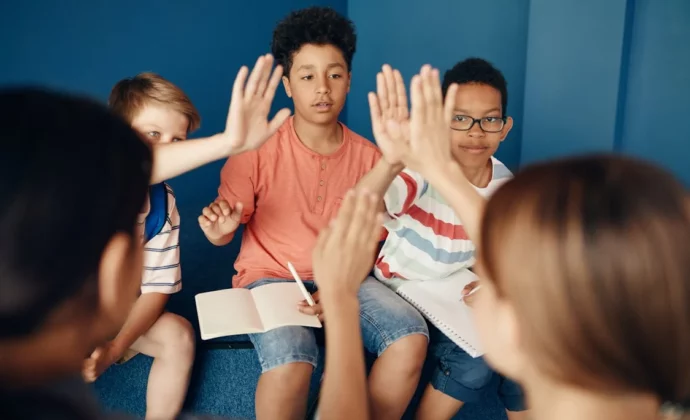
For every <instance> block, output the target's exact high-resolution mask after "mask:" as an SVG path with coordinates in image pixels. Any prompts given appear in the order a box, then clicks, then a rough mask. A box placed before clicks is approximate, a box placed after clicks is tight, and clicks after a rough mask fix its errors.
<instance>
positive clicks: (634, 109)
mask: <svg viewBox="0 0 690 420" xmlns="http://www.w3.org/2000/svg"><path fill="white" fill-rule="evenodd" d="M629 63H630V67H629V78H628V80H627V100H626V101H625V112H624V115H625V118H624V123H623V138H622V141H621V145H620V150H621V151H623V152H625V153H630V154H634V155H637V156H642V157H645V158H648V159H651V160H654V161H656V162H657V163H659V164H661V165H664V166H665V167H667V168H668V169H670V170H672V171H674V172H675V173H676V174H677V175H678V176H680V177H681V178H682V180H683V181H684V182H685V184H686V185H688V186H690V129H688V121H690V2H689V1H687V0H664V1H656V0H636V1H635V10H634V25H633V31H632V39H631V48H630V59H629Z"/></svg>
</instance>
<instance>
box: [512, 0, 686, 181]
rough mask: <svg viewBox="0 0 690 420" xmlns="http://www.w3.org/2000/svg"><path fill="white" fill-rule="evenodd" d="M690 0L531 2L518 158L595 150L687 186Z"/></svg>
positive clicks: (527, 160)
mask: <svg viewBox="0 0 690 420" xmlns="http://www.w3.org/2000/svg"><path fill="white" fill-rule="evenodd" d="M688 40H690V2H688V1H687V0H654V1H652V0H606V1H600V0H586V1H582V0H559V1H553V0H532V1H531V4H530V13H529V36H528V41H527V69H526V82H525V97H524V98H525V105H524V112H525V113H524V121H523V124H524V125H523V133H522V155H521V164H526V163H530V162H533V161H537V160H542V159H549V158H555V157H560V156H565V155H572V154H580V153H586V152H593V151H604V152H610V151H615V152H621V153H626V154H632V155H635V156H639V157H643V158H646V159H650V160H653V161H656V162H657V163H660V164H661V165H663V166H664V167H666V168H667V169H669V170H671V171H673V172H674V173H675V174H676V175H677V176H678V177H680V178H681V179H682V180H683V181H684V182H685V183H686V185H688V186H690V164H689V163H688V159H690V134H689V133H690V131H688V129H687V128H686V127H685V124H683V122H684V121H687V118H688V117H687V116H688V115H689V114H690V48H689V47H688Z"/></svg>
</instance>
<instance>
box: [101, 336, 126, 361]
mask: <svg viewBox="0 0 690 420" xmlns="http://www.w3.org/2000/svg"><path fill="white" fill-rule="evenodd" d="M103 347H104V348H103V350H104V351H105V352H106V356H107V358H108V359H110V360H118V359H119V358H120V357H122V355H123V354H125V351H127V349H128V348H129V346H125V345H124V343H123V342H122V341H121V340H118V337H115V339H113V340H112V341H109V342H108V343H106V345H105V346H103Z"/></svg>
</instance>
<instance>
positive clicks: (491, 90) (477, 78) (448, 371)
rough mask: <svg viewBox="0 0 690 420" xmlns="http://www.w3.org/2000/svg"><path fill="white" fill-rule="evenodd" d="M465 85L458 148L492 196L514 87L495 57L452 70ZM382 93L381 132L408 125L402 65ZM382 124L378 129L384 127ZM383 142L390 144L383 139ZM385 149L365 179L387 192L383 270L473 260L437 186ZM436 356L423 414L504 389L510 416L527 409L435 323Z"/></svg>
mask: <svg viewBox="0 0 690 420" xmlns="http://www.w3.org/2000/svg"><path fill="white" fill-rule="evenodd" d="M452 83H456V84H458V85H459V87H458V90H457V96H456V98H455V108H454V111H453V112H454V114H453V120H452V123H451V127H450V128H451V129H452V137H451V139H452V151H451V153H452V156H453V158H454V159H455V160H456V161H457V162H458V164H459V165H460V167H461V168H462V170H463V172H464V173H465V176H466V177H467V179H468V180H469V181H470V182H471V183H472V184H473V185H474V186H475V188H476V189H477V191H479V193H480V194H482V195H484V196H485V197H488V196H489V195H491V194H492V193H493V192H494V191H495V190H496V189H497V188H498V187H499V186H500V185H501V184H503V183H504V182H506V181H507V180H508V179H510V177H512V173H511V172H510V171H509V170H508V168H506V166H505V165H504V164H502V163H501V162H500V161H498V159H496V158H495V157H493V155H494V153H495V152H496V150H497V149H498V146H499V145H500V144H501V142H502V141H503V140H504V139H505V138H506V136H507V135H508V132H509V131H510V129H511V128H512V126H513V120H512V118H510V117H508V116H506V105H507V97H508V95H507V89H506V81H505V78H504V77H503V74H502V73H501V72H500V71H499V70H498V69H496V68H494V67H493V66H492V65H491V64H490V63H489V62H487V61H485V60H482V59H479V58H469V59H466V60H464V61H462V62H460V63H458V64H456V65H455V66H454V67H453V68H452V69H450V70H449V71H447V72H446V73H445V75H444V77H443V94H444V96H445V94H446V92H447V90H448V87H449V86H450V85H451V84H452ZM377 90H378V93H377V95H374V94H370V106H371V108H372V125H373V127H374V136H375V137H378V136H379V135H381V136H383V135H385V132H384V130H381V129H378V130H377V127H381V126H382V125H385V121H384V120H385V119H396V120H398V121H399V122H402V124H400V126H401V127H403V128H404V127H406V124H405V120H406V119H407V117H408V115H409V114H408V111H407V99H406V94H405V87H404V84H403V81H402V77H401V76H400V73H399V72H398V71H397V70H396V71H393V70H392V69H391V68H390V67H389V66H384V67H383V71H382V73H379V75H378V76H377ZM377 131H378V135H377ZM377 143H380V144H382V145H383V144H384V143H383V142H378V138H377ZM381 152H382V157H381V159H380V160H379V161H378V162H377V164H376V166H375V167H374V168H373V169H372V170H371V171H370V172H369V173H368V174H367V175H366V176H365V177H364V178H362V180H361V181H360V183H359V184H358V187H363V188H366V189H368V190H369V191H373V192H374V193H376V194H380V195H382V196H383V204H384V205H385V211H386V213H387V214H388V216H389V217H390V219H389V220H388V221H387V222H386V223H385V227H386V229H387V230H388V237H387V239H386V242H385V244H384V245H383V248H382V249H381V252H380V254H379V256H378V258H377V260H376V264H375V267H374V275H375V276H376V278H377V279H378V280H379V281H381V282H383V283H384V284H386V285H388V286H389V287H391V288H393V289H396V288H397V287H398V286H399V285H400V284H401V283H402V282H404V281H406V280H434V279H440V278H445V277H448V276H451V275H453V274H455V273H457V272H459V271H461V270H463V269H467V268H471V267H472V266H473V265H474V262H475V258H474V249H475V247H474V245H473V244H472V242H471V241H470V240H469V238H468V236H467V234H466V233H465V230H464V229H463V226H462V221H461V220H460V219H459V218H458V217H457V216H456V214H455V213H454V212H453V210H452V209H451V207H450V206H448V205H447V204H446V203H445V202H444V200H443V199H442V198H441V196H440V194H438V193H437V192H436V191H435V190H434V189H433V187H431V186H430V185H429V184H428V183H427V182H426V181H425V180H424V179H423V178H422V177H421V176H420V175H419V174H417V173H415V172H414V171H411V170H409V169H406V168H404V167H403V165H402V164H401V163H400V161H399V159H398V157H397V156H396V151H395V150H386V148H385V147H382V148H381ZM430 337H431V338H430V340H431V347H430V349H429V350H430V351H429V355H430V357H432V358H434V362H435V369H434V370H435V371H434V374H433V377H432V379H431V382H430V384H429V385H428V386H427V389H426V390H425V392H424V395H423V397H422V400H421V403H420V406H419V409H418V411H417V418H418V419H451V418H452V417H453V416H454V415H455V414H456V413H457V412H458V410H460V408H461V407H462V405H463V404H464V403H465V402H474V401H478V400H479V399H480V398H481V397H482V395H483V394H484V393H486V392H487V390H497V391H498V394H499V397H500V398H501V401H502V402H503V404H504V406H505V408H506V410H507V413H508V417H509V419H510V420H517V419H520V418H523V417H524V416H525V414H526V413H525V411H524V410H525V406H524V398H523V395H522V391H521V389H520V387H519V386H518V385H516V384H514V383H512V382H510V381H508V380H506V379H504V378H502V377H499V376H498V375H497V374H495V373H494V372H493V371H492V370H491V369H490V368H489V367H488V366H487V364H486V363H485V362H484V360H483V359H482V358H472V357H471V356H470V355H469V354H467V353H466V352H465V351H464V350H462V349H461V348H459V347H458V346H457V345H456V344H455V343H453V342H452V341H450V339H448V338H447V337H446V336H444V335H443V334H442V333H441V332H440V331H438V330H437V329H436V328H434V327H430Z"/></svg>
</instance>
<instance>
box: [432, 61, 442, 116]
mask: <svg viewBox="0 0 690 420" xmlns="http://www.w3.org/2000/svg"><path fill="white" fill-rule="evenodd" d="M428 82H429V84H430V86H429V90H430V91H431V96H432V99H433V103H434V107H435V108H436V111H437V112H438V111H440V109H441V107H442V106H443V92H442V91H441V78H440V75H439V72H438V69H432V70H431V74H430V75H429V80H428Z"/></svg>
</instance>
